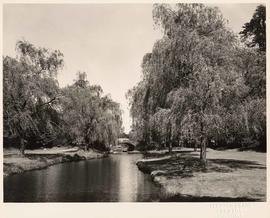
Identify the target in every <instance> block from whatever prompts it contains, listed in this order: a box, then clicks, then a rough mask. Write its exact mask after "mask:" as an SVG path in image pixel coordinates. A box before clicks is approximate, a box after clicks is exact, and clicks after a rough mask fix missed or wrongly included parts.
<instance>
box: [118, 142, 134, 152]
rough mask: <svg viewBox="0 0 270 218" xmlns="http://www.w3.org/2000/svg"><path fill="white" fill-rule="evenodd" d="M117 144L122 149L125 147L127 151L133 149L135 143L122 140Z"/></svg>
mask: <svg viewBox="0 0 270 218" xmlns="http://www.w3.org/2000/svg"><path fill="white" fill-rule="evenodd" d="M118 145H119V146H122V148H123V149H126V150H127V151H133V150H134V149H135V145H133V144H132V143H129V142H122V143H119V144H118Z"/></svg>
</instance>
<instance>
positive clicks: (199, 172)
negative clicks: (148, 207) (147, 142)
mask: <svg viewBox="0 0 270 218" xmlns="http://www.w3.org/2000/svg"><path fill="white" fill-rule="evenodd" d="M207 159H208V161H207V166H206V167H204V166H203V165H202V164H201V162H200V160H199V152H194V151H193V150H191V149H184V150H182V151H178V152H177V153H175V154H173V155H172V156H168V155H166V154H164V153H162V152H158V153H155V152H152V153H149V154H147V155H146V159H144V160H141V161H139V162H138V163H137V165H138V167H139V169H141V170H142V171H143V172H145V173H149V174H151V176H152V178H153V180H154V181H155V182H156V183H158V184H159V185H161V186H162V187H163V190H164V196H165V197H164V200H165V201H167V200H168V201H266V153H259V152H253V151H242V152H240V151H237V150H227V151H215V150H212V149H208V152H207Z"/></svg>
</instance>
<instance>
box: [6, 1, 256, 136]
mask: <svg viewBox="0 0 270 218" xmlns="http://www.w3.org/2000/svg"><path fill="white" fill-rule="evenodd" d="M214 6H217V7H219V9H220V10H221V11H222V13H223V15H224V17H225V18H226V19H228V21H229V24H228V25H229V27H230V28H231V29H232V30H233V31H235V32H239V31H240V30H241V27H242V26H243V24H244V23H246V22H248V21H249V20H250V19H251V17H252V14H253V12H254V10H255V9H256V7H257V4H215V5H214ZM23 38H24V39H25V40H27V41H30V42H31V43H33V44H34V45H36V46H41V47H46V48H51V49H59V50H60V51H61V52H62V53H63V54H64V61H65V67H64V69H63V71H62V72H60V73H59V75H58V80H59V84H60V86H61V87H63V86H65V85H67V84H71V83H72V82H73V80H74V79H75V78H76V72H77V71H78V70H80V71H85V72H86V73H87V78H88V80H89V82H90V84H99V85H101V87H102V88H103V90H104V93H106V94H107V93H110V94H111V96H112V98H113V99H114V100H115V101H117V102H119V103H120V104H121V108H122V110H123V111H124V114H123V124H124V127H125V131H126V132H128V131H129V129H130V124H131V119H130V117H129V111H128V102H127V99H126V98H125V94H126V92H127V90H128V89H130V88H132V87H133V86H134V85H135V84H136V83H137V82H138V81H139V80H140V75H141V68H140V64H141V61H142V58H143V56H144V54H145V53H147V52H151V50H152V46H153V44H154V42H155V41H156V40H157V39H158V38H160V33H159V31H158V30H154V28H153V20H152V5H151V4H100V5H98V4H84V5H82V4H80V5H76V4H66V5H64V4H62V5H60V4H54V5H52V4H46V5H42V4H35V5H34V4H32V5H30V4H27V5H26V4H25V5H23V4H16V5H15V4H12V5H8V4H6V5H4V8H3V54H4V55H9V56H13V57H15V44H16V42H17V41H18V40H20V39H23Z"/></svg>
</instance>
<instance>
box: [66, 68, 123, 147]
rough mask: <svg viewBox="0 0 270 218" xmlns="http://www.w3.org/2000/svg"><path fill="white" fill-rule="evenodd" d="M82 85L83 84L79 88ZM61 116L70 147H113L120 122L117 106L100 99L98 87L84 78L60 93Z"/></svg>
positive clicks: (103, 98) (81, 77)
mask: <svg viewBox="0 0 270 218" xmlns="http://www.w3.org/2000/svg"><path fill="white" fill-rule="evenodd" d="M82 84H84V85H83V86H82ZM62 95H63V97H62V100H61V103H62V107H63V110H62V114H63V120H64V128H65V130H66V134H67V136H68V138H69V139H70V141H71V142H72V144H75V145H87V146H88V145H91V146H92V147H95V145H97V144H98V145H99V146H102V149H105V148H106V146H108V145H110V144H115V142H116V140H117V138H118V135H119V134H120V130H121V125H122V120H121V111H120V108H119V104H118V103H116V102H114V101H112V99H111V98H110V97H109V96H102V89H101V87H100V86H91V85H89V82H88V81H87V80H86V77H85V74H81V73H79V74H78V80H76V81H75V83H74V85H72V86H68V87H66V88H64V89H63V90H62Z"/></svg>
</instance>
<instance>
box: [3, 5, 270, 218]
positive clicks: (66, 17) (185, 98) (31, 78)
mask: <svg viewBox="0 0 270 218" xmlns="http://www.w3.org/2000/svg"><path fill="white" fill-rule="evenodd" d="M266 17H267V16H266V4H265V3H226V4H225V3H181V2H179V3H165V2H164V3H102V4H99V3H80V4H79V3H76V2H73V3H72V4H68V3H4V4H2V98H3V99H2V108H3V109H2V112H3V114H2V122H3V128H2V140H3V145H2V149H3V150H2V151H3V155H2V156H3V202H4V204H5V203H40V202H43V203H56V202H62V203H65V202H70V203H71V202H73V203H76V202H77V203H78V202H84V203H88V204H86V205H93V203H94V202H95V203H105V202H122V203H124V202H134V203H136V202H137V203H138V202H148V203H151V202H152V203H155V204H157V205H162V204H163V203H164V202H167V203H176V202H177V203H178V202H181V203H179V205H181V204H182V205H183V202H185V203H187V202H188V203H194V202H196V203H198V202H204V203H205V202H212V203H213V202H221V203H228V202H264V203H265V202H267V192H266V190H267V188H266V186H267V180H266V177H267V161H266V156H267V143H266V129H267V128H266V111H267V110H266V50H267V49H266V44H267V43H266V29H267V28H266V20H267V19H266ZM268 18H269V17H268ZM113 205H116V204H113ZM90 215H91V214H90V213H89V216H88V217H91V216H90ZM59 216H60V215H59ZM59 216H58V217H59ZM7 217H8V216H7ZM219 217H222V216H219ZM231 217H233V216H231ZM235 217H236V216H235ZM243 217H244V216H243ZM258 217H261V216H260V215H258ZM236 218H238V216H237V217H236ZM239 218H242V216H241V217H240V216H239Z"/></svg>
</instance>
